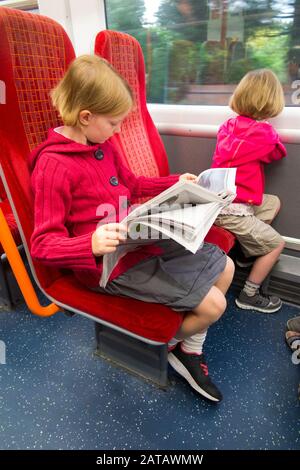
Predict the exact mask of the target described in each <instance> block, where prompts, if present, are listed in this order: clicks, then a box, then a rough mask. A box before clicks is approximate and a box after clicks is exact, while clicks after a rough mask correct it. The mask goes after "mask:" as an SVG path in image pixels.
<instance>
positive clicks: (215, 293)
mask: <svg viewBox="0 0 300 470" xmlns="http://www.w3.org/2000/svg"><path fill="white" fill-rule="evenodd" d="M52 100H53V104H54V106H55V107H56V108H57V110H58V112H59V113H60V115H61V117H62V120H63V123H64V125H63V126H62V127H59V128H57V129H50V130H49V135H48V138H47V140H46V141H45V142H43V143H42V144H41V145H40V146H39V147H38V148H37V149H36V150H35V151H34V152H33V153H32V156H31V168H32V187H33V191H34V197H35V228H34V232H33V235H32V239H31V254H32V256H33V258H34V259H36V260H38V261H40V262H42V263H44V264H46V265H49V266H53V267H58V268H69V269H71V270H73V272H74V273H75V275H76V277H77V278H78V279H79V280H80V281H81V282H82V283H83V284H85V285H86V286H87V287H89V288H91V289H94V290H95V289H96V290H99V292H100V291H101V292H105V293H107V294H112V295H121V296H127V297H132V298H135V299H140V300H143V301H145V302H157V303H162V304H165V305H168V306H169V307H170V308H172V309H174V310H178V311H182V313H183V322H182V325H181V327H180V329H179V331H178V332H177V333H176V337H175V338H173V339H172V340H171V342H170V345H169V346H170V352H169V361H170V363H171V365H172V366H173V367H174V368H175V370H176V371H177V372H178V373H179V374H181V375H182V376H183V377H184V378H185V379H186V380H187V381H188V382H189V384H190V385H191V386H192V387H193V388H194V389H195V390H196V391H197V392H198V393H199V394H201V395H202V396H204V397H206V398H208V399H210V400H211V401H214V402H219V401H220V400H221V399H222V395H221V392H220V391H219V389H218V388H217V386H216V385H214V383H213V382H212V380H211V379H210V377H209V375H208V368H207V365H206V362H205V359H204V355H203V352H202V347H203V343H204V340H205V337H206V333H207V329H208V327H209V326H210V325H211V324H212V323H214V322H215V321H217V320H218V319H219V318H220V317H221V315H222V314H223V312H224V310H225V308H226V300H225V293H226V291H227V289H228V287H229V285H230V283H231V280H232V276H233V269H234V268H233V264H232V262H231V260H230V259H228V258H227V257H226V255H225V254H224V253H223V252H222V251H221V250H220V249H219V248H218V247H216V246H214V245H210V244H206V243H204V245H203V246H202V248H201V249H199V250H198V251H197V252H196V253H195V254H192V253H190V252H189V251H187V250H185V249H184V248H183V247H182V246H181V245H178V244H176V243H175V242H172V241H171V240H163V241H160V242H155V241H154V242H153V243H150V244H147V245H144V246H141V247H140V248H139V249H138V250H134V251H131V252H129V253H127V254H126V256H124V257H123V258H122V259H121V260H120V262H119V263H118V264H117V266H116V267H115V269H114V270H113V272H112V273H111V275H110V278H109V282H108V283H107V285H106V287H105V288H101V287H100V286H99V281H100V278H101V273H102V261H103V256H104V255H105V254H107V253H112V252H114V251H115V250H116V248H117V247H118V245H119V244H120V243H122V242H123V241H124V238H126V232H127V227H126V226H124V225H123V224H121V223H119V220H120V218H121V214H120V210H119V206H120V205H119V201H120V198H124V197H126V198H127V199H128V200H130V199H131V198H135V197H143V196H152V197H153V196H156V195H157V194H159V193H160V192H161V191H163V190H165V189H166V188H168V187H170V186H171V185H173V184H174V183H175V182H177V181H178V179H180V180H189V181H194V180H195V179H196V177H195V176H194V175H190V174H185V175H181V176H180V177H179V176H178V175H171V176H168V177H161V178H146V177H143V176H140V177H136V176H135V175H134V174H133V173H131V172H130V171H129V170H128V169H127V168H126V167H125V166H124V165H122V163H121V161H120V158H119V156H118V153H117V151H116V149H115V148H114V147H113V146H112V145H111V143H109V142H107V140H108V139H109V138H110V137H111V136H112V135H113V134H114V133H116V132H120V129H121V124H122V121H123V120H124V118H125V117H126V116H127V114H128V113H129V112H130V110H131V109H132V107H133V98H132V92H131V90H130V88H129V86H128V84H127V83H126V82H125V81H124V80H123V79H122V78H121V77H120V76H119V75H118V74H117V72H116V71H115V70H114V69H113V68H112V67H111V66H110V65H109V64H108V63H107V62H106V61H104V60H103V59H101V58H100V57H96V56H81V57H78V58H77V59H75V60H74V61H73V62H72V64H71V65H70V67H69V69H68V70H67V72H66V74H65V76H64V77H63V79H62V80H61V81H60V83H59V84H58V85H57V87H56V88H55V89H54V90H53V92H52ZM101 205H105V207H106V208H107V207H108V205H110V207H112V208H113V209H114V211H115V214H116V220H115V221H114V222H111V223H104V224H103V225H101V220H100V219H101V217H100V216H98V215H97V214H98V213H99V207H101ZM99 222H100V226H99ZM97 225H98V228H97ZM141 315H143V312H142V311H141Z"/></svg>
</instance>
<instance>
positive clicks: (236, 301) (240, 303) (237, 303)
mask: <svg viewBox="0 0 300 470" xmlns="http://www.w3.org/2000/svg"><path fill="white" fill-rule="evenodd" d="M235 303H236V305H237V306H238V307H239V308H242V309H244V310H254V311H258V312H262V313H275V312H278V310H280V309H281V307H282V303H281V304H280V305H278V306H277V307H274V308H272V309H269V308H268V309H266V308H263V307H254V306H253V305H248V304H243V303H242V302H240V301H239V300H238V299H235Z"/></svg>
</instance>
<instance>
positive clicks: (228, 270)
mask: <svg viewBox="0 0 300 470" xmlns="http://www.w3.org/2000/svg"><path fill="white" fill-rule="evenodd" d="M234 270H235V266H234V262H233V261H232V259H231V258H230V257H229V256H227V261H226V265H225V269H224V273H225V274H226V275H227V276H228V277H231V278H233V275H234Z"/></svg>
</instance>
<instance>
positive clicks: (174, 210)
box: [100, 168, 236, 287]
mask: <svg viewBox="0 0 300 470" xmlns="http://www.w3.org/2000/svg"><path fill="white" fill-rule="evenodd" d="M219 170H222V171H219ZM235 175H236V168H220V169H219V168H216V169H214V168H213V169H209V170H205V171H204V172H202V173H200V175H199V176H198V178H197V184H195V183H193V182H188V181H179V182H177V183H176V184H174V185H173V186H171V187H170V188H168V189H166V190H165V191H163V192H162V193H160V194H159V195H158V196H156V197H154V198H153V199H151V200H150V201H147V202H146V203H144V204H142V205H141V206H139V207H137V208H136V209H134V210H133V211H132V212H131V213H130V214H129V215H128V216H127V217H125V218H124V219H123V220H122V223H124V224H125V225H127V227H128V239H127V240H125V242H124V243H121V244H120V245H119V246H118V247H117V249H116V251H114V252H113V253H110V254H107V255H104V256H103V271H102V276H101V280H100V286H101V287H105V286H106V284H107V282H108V279H109V276H110V274H111V272H112V270H113V269H114V267H115V266H116V265H117V263H118V262H119V260H120V259H121V258H122V257H123V256H125V255H126V254H127V253H128V252H130V251H133V250H135V249H137V248H138V247H140V246H141V245H144V244H152V243H155V241H156V240H158V239H160V238H167V239H168V238H172V239H173V240H175V241H176V242H177V243H179V244H181V245H182V246H184V247H185V248H186V249H188V250H190V251H191V252H192V253H196V251H197V250H198V249H199V247H200V246H201V244H202V243H203V240H204V238H205V236H206V234H207V232H208V231H209V229H210V227H211V226H212V224H213V223H214V221H215V219H216V217H217V216H218V214H219V213H220V211H221V210H222V208H223V207H224V206H226V205H228V204H230V203H231V202H232V201H233V200H234V198H235V191H236V187H235ZM202 185H203V186H202Z"/></svg>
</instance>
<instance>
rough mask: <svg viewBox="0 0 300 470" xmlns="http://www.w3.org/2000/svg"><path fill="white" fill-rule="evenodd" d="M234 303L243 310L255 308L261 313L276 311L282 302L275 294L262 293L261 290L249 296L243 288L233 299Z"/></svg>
mask: <svg viewBox="0 0 300 470" xmlns="http://www.w3.org/2000/svg"><path fill="white" fill-rule="evenodd" d="M235 303H236V305H237V306H238V307H240V308H243V309H245V310H257V311H258V312H263V313H274V312H277V310H279V309H280V308H281V306H282V302H281V300H280V298H279V297H276V296H275V295H271V296H269V295H264V294H262V293H261V292H258V293H257V294H255V295H253V296H252V297H250V296H249V295H247V294H246V293H245V292H244V291H243V290H242V291H241V292H240V295H239V296H238V298H237V299H235Z"/></svg>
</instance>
